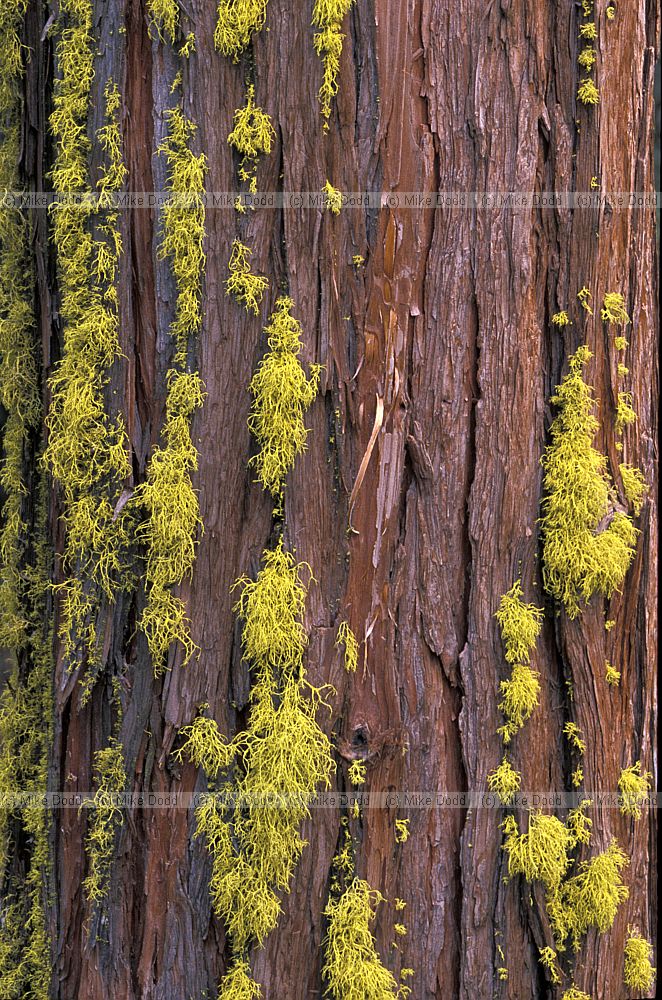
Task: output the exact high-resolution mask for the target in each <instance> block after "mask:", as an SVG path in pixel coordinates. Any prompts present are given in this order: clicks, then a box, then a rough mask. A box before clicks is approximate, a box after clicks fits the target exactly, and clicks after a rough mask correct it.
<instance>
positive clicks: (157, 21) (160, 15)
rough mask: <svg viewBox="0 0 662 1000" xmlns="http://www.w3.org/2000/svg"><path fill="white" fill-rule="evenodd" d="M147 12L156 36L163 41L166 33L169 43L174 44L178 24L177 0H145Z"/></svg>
mask: <svg viewBox="0 0 662 1000" xmlns="http://www.w3.org/2000/svg"><path fill="white" fill-rule="evenodd" d="M147 14H148V17H149V20H150V23H151V24H153V25H154V28H155V30H156V33H157V35H158V37H159V38H160V39H161V40H162V41H163V40H164V39H165V36H166V35H167V37H168V39H169V41H170V44H171V45H174V43H175V34H176V33H177V26H178V24H179V3H178V0H147Z"/></svg>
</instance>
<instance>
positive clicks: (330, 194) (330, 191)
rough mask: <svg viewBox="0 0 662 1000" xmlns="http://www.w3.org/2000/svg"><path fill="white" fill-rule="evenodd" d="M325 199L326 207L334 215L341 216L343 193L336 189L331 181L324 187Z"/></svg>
mask: <svg viewBox="0 0 662 1000" xmlns="http://www.w3.org/2000/svg"><path fill="white" fill-rule="evenodd" d="M324 199H325V202H326V207H327V209H328V211H329V212H331V213H332V214H333V215H340V211H341V209H342V191H339V190H338V188H335V187H334V186H333V184H332V183H331V181H327V182H326V184H325V185H324Z"/></svg>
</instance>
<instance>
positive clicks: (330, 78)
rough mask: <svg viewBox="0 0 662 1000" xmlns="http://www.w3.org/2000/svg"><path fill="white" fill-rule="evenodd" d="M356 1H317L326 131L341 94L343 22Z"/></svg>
mask: <svg viewBox="0 0 662 1000" xmlns="http://www.w3.org/2000/svg"><path fill="white" fill-rule="evenodd" d="M353 2H354V0H315V6H314V8H313V24H314V26H315V27H316V28H317V29H319V30H318V31H316V33H315V39H314V44H315V52H316V53H317V55H318V56H319V57H320V59H321V60H322V64H323V67H324V76H323V79H322V86H321V87H320V91H319V102H320V110H321V112H322V116H323V117H324V119H325V124H324V128H325V130H326V129H328V127H329V124H328V118H329V116H330V114H331V101H332V100H333V98H334V97H335V96H336V94H337V93H338V73H339V72H340V56H341V54H342V43H343V39H344V37H345V36H344V34H343V33H342V31H341V27H342V22H343V19H344V17H345V15H346V14H347V13H348V11H349V9H350V7H351V6H352V3H353Z"/></svg>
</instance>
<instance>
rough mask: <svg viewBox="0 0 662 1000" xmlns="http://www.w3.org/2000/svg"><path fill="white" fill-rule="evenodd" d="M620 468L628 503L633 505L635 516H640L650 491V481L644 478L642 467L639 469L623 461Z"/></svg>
mask: <svg viewBox="0 0 662 1000" xmlns="http://www.w3.org/2000/svg"><path fill="white" fill-rule="evenodd" d="M618 468H619V472H620V474H621V481H622V483H623V492H624V493H625V497H626V499H627V501H628V503H630V504H631V505H632V510H633V511H634V515H635V517H639V515H640V514H641V507H642V504H643V502H644V498H645V496H646V494H647V493H648V483H647V482H646V480H645V479H644V474H643V472H642V471H641V469H638V468H637V467H636V466H633V465H627V464H626V463H625V462H623V463H622V464H621V465H619V467H618Z"/></svg>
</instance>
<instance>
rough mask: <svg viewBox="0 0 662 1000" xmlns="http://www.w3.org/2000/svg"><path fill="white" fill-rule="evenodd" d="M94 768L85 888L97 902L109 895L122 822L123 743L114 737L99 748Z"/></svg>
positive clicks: (86, 847)
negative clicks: (93, 789) (93, 791)
mask: <svg viewBox="0 0 662 1000" xmlns="http://www.w3.org/2000/svg"><path fill="white" fill-rule="evenodd" d="M94 770H95V771H96V773H97V781H98V788H97V791H96V792H95V795H94V798H93V799H92V800H91V802H88V803H87V804H88V805H89V806H90V807H91V809H92V813H91V817H90V819H89V821H88V831H87V837H86V839H85V852H86V854H87V860H88V868H89V871H88V875H87V877H86V878H85V879H84V881H83V890H84V892H85V895H86V896H87V898H88V899H89V900H91V901H92V902H98V901H99V900H100V899H103V898H104V897H105V896H107V895H108V890H109V888H110V872H111V867H112V862H113V846H114V843H115V834H116V832H117V828H118V826H119V825H120V824H121V822H122V808H121V804H120V803H119V802H118V796H119V795H121V794H122V792H123V791H124V789H125V785H126V775H125V772H124V750H123V747H122V744H121V743H117V742H115V741H114V740H111V741H110V743H109V745H108V746H107V747H104V748H103V749H102V750H97V752H96V753H95V755H94Z"/></svg>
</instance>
